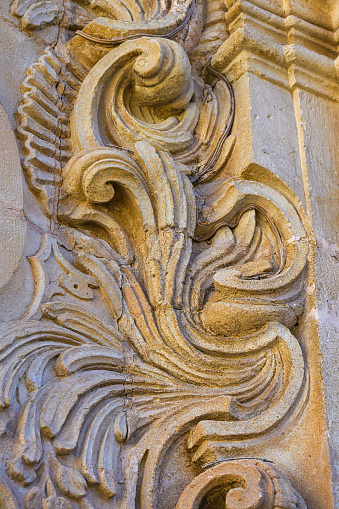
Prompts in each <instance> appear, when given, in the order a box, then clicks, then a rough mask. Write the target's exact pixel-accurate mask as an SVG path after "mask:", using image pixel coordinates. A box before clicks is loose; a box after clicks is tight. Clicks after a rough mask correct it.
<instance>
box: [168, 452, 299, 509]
mask: <svg viewBox="0 0 339 509" xmlns="http://www.w3.org/2000/svg"><path fill="white" fill-rule="evenodd" d="M213 504H214V505H213ZM223 504H224V505H223ZM205 507H226V508H227V509H250V508H251V509H252V508H256V509H266V508H267V509H268V508H272V509H278V508H279V509H289V508H290V507H295V509H306V504H305V502H304V501H303V499H302V498H301V496H300V495H299V494H298V493H297V492H296V491H295V489H294V488H293V487H292V486H291V485H290V483H289V481H288V480H287V479H286V478H285V477H284V476H283V475H282V474H281V473H280V472H279V471H278V470H277V469H276V468H275V467H274V466H273V465H271V464H270V463H266V462H264V461H260V460H254V459H238V460H233V461H228V462H225V463H222V464H220V465H216V466H214V467H212V468H209V469H208V470H206V472H203V473H202V474H200V475H199V476H198V477H196V478H195V479H194V480H193V481H192V482H191V484H190V485H189V486H187V488H186V489H185V491H184V492H183V493H182V495H181V497H180V499H179V501H178V503H177V505H176V509H198V508H201V509H204V508H205Z"/></svg>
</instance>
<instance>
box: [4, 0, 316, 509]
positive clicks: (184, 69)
mask: <svg viewBox="0 0 339 509" xmlns="http://www.w3.org/2000/svg"><path fill="white" fill-rule="evenodd" d="M88 5H89V4H87V3H86V9H87V10H88V11H89V12H90V13H91V14H92V15H95V16H98V14H100V10H103V9H104V11H105V17H95V18H94V20H93V21H91V22H90V23H89V24H88V25H87V26H86V28H85V29H84V33H83V34H78V35H76V36H75V37H74V38H73V39H71V41H70V42H69V44H68V47H67V48H66V49H67V50H68V53H67V55H66V56H65V53H62V52H59V53H58V52H57V50H56V51H53V50H51V49H47V50H46V51H45V52H44V54H43V55H42V56H41V58H40V59H39V61H38V62H37V63H36V64H33V65H32V66H31V67H30V68H29V69H28V72H27V77H26V79H25V81H24V83H23V101H22V104H21V106H20V108H19V118H20V124H19V127H18V133H19V136H20V138H21V140H22V149H23V168H24V171H25V174H26V177H27V180H28V183H29V185H30V188H31V190H32V191H33V192H34V194H35V195H36V196H37V197H38V199H39V202H40V204H41V207H42V210H43V211H44V213H45V214H46V215H47V216H48V217H51V218H52V220H53V221H54V222H55V223H56V225H57V230H58V236H53V235H52V234H51V233H50V232H47V233H46V234H45V235H43V236H42V237H41V244H40V248H39V250H38V251H37V253H36V254H35V255H34V256H32V257H30V258H29V263H30V266H31V269H32V273H33V275H34V278H35V282H36V288H35V292H34V296H33V299H32V302H31V304H30V306H29V308H28V309H27V311H26V316H25V319H24V320H21V321H18V322H17V323H11V324H9V325H7V326H6V327H4V328H3V331H2V342H1V345H0V356H1V357H0V363H1V364H0V367H1V369H0V386H1V408H2V409H3V415H4V419H5V424H4V426H5V429H7V430H9V429H15V433H14V438H13V448H12V457H11V458H10V460H9V462H8V473H9V476H10V478H11V479H12V480H14V481H15V482H17V483H21V485H22V486H24V487H25V489H26V494H25V496H24V502H23V503H24V505H23V506H22V503H21V502H18V507H25V509H26V508H27V509H29V508H33V507H34V508H35V509H38V508H39V509H40V508H43V509H46V508H57V507H60V508H71V507H81V508H91V507H98V506H99V504H100V505H101V504H102V503H104V504H108V505H107V507H119V508H121V509H127V508H129V509H152V508H154V509H156V508H158V507H160V496H159V486H160V481H161V479H160V477H161V465H162V462H163V459H164V458H165V457H166V455H167V454H169V453H170V450H171V448H172V447H173V446H174V444H176V443H177V441H178V440H179V439H182V438H184V439H185V441H186V442H185V443H186V446H187V451H188V453H189V455H190V460H191V462H192V464H194V463H196V464H197V468H200V465H201V463H202V462H203V461H204V460H205V459H206V458H208V457H210V455H211V454H213V450H214V448H219V449H220V450H223V448H224V453H223V454H224V455H225V457H226V458H227V455H228V451H230V450H232V448H235V449H236V444H238V443H239V442H242V443H243V444H244V446H246V445H247V444H250V443H251V441H253V440H256V441H258V440H259V441H263V440H265V439H266V438H267V436H268V435H270V434H272V433H279V430H280V429H281V427H282V426H283V425H284V423H285V421H286V419H287V418H288V417H289V416H290V415H291V413H293V412H296V411H297V410H300V409H302V406H303V404H304V403H305V399H306V396H307V380H308V376H307V370H306V367H305V363H304V358H303V353H302V350H301V348H300V345H299V343H298V341H297V339H296V338H295V337H294V336H293V334H292V333H291V331H290V329H291V328H292V327H293V326H294V325H295V323H296V322H297V320H298V316H299V315H300V313H301V312H302V308H303V293H302V285H303V277H304V269H305V266H306V262H307V254H308V248H307V243H306V232H305V228H304V226H303V221H302V219H301V217H300V214H299V212H298V211H297V206H298V205H297V202H295V203H292V202H291V200H290V198H288V197H290V196H291V193H284V189H285V188H284V187H281V186H280V188H279V190H278V189H276V188H273V187H269V186H268V185H267V183H265V182H264V181H261V180H260V178H259V177H258V180H256V181H255V180H246V179H245V178H243V177H242V176H241V175H239V176H238V177H237V178H233V179H229V178H227V171H226V163H227V161H228V158H229V156H230V154H231V152H232V149H233V146H234V143H235V137H234V136H228V137H227V139H226V140H225V139H224V135H225V133H226V135H227V134H228V133H229V130H230V128H231V123H230V122H231V121H232V118H233V115H234V110H232V96H231V99H229V98H228V88H227V84H226V83H225V81H223V80H218V81H217V83H213V81H211V84H212V85H213V86H211V84H205V83H204V82H203V80H202V77H201V76H197V74H196V73H193V72H192V67H191V63H190V60H189V58H188V56H187V52H188V51H193V49H194V47H195V46H196V45H197V43H198V39H199V35H200V32H201V28H202V27H201V26H200V25H201V23H200V25H199V23H198V21H197V19H199V16H198V15H199V12H200V13H202V12H203V11H204V9H205V8H204V6H202V5H201V4H197V6H194V5H193V7H195V8H196V10H194V9H192V4H188V2H178V3H173V4H172V5H167V4H166V5H163V4H162V3H159V4H154V5H153V4H152V5H151V4H150V5H149V6H148V8H147V9H146V7H145V6H143V7H144V11H142V15H141V14H140V12H139V13H137V11H138V9H139V10H140V9H141V8H140V5H139V3H133V2H132V3H131V5H130V6H129V12H130V18H131V19H130V18H129V19H125V17H124V12H125V11H126V9H127V4H126V5H125V4H121V3H119V5H118V4H116V5H115V3H114V2H112V3H111V4H109V6H110V9H109V11H107V12H106V10H105V9H106V7H105V6H106V3H105V6H104V4H103V3H101V2H91V3H90V6H89V7H88ZM147 5H148V4H147ZM35 8H36V5H35V4H34V2H33V3H31V4H30V8H29V9H28V10H27V11H26V13H25V14H19V11H20V13H21V12H23V11H22V9H23V4H22V3H21V2H19V1H16V2H15V3H14V4H13V9H14V10H15V12H16V13H17V14H18V15H20V16H23V17H25V16H26V18H27V17H29V16H30V15H31V14H32V12H33V11H34V9H35ZM20 9H21V10H20ZM189 9H191V11H192V12H191V11H189ZM199 9H200V10H199ZM197 13H198V14H197ZM188 14H189V16H188ZM146 21H147V23H146ZM123 23H126V25H123ZM146 25H147V26H146ZM176 25H179V27H181V26H182V30H185V34H186V35H185V37H182V35H183V34H182V33H181V36H180V33H179V32H178V34H179V35H177V40H171V39H168V38H166V34H167V33H168V31H169V30H173V26H176ZM122 26H125V29H123V28H122ZM27 27H28V28H29V25H27ZM146 29H147V34H148V36H144V35H143V36H142V37H139V38H136V37H134V36H135V34H139V33H143V32H144V31H145V30H146ZM84 35H85V37H83V36H84ZM161 35H164V37H160V36H161ZM88 36H89V37H88ZM131 36H133V40H131ZM117 37H118V38H119V40H118V41H117V40H115V41H114V40H113V42H112V41H111V42H110V44H106V45H105V40H106V42H107V40H108V39H110V38H113V39H114V38H117ZM100 38H101V40H99V41H98V39H100ZM80 41H81V44H80ZM108 42H109V41H108ZM112 46H113V49H111V47H112ZM197 47H198V46H197ZM64 49H65V48H64ZM192 54H193V55H194V51H193V53H192ZM197 68H198V67H197ZM212 71H213V69H212ZM214 74H215V73H214ZM212 75H213V72H212ZM225 105H227V107H225ZM229 107H231V115H230V114H229ZM226 135H225V136H226ZM220 140H222V142H220ZM211 161H212V162H213V164H212V163H211ZM206 168H207V169H208V171H207V170H206ZM298 209H299V206H298ZM299 210H300V209H299ZM61 237H62V239H63V240H62V242H60V238H61ZM65 247H68V248H69V251H67V249H65ZM49 274H53V279H52V278H49ZM226 446H227V447H226ZM211 451H212V452H211ZM10 482H13V481H10ZM219 484H220V485H221V486H222V489H223V490H224V491H223V493H224V495H225V496H226V500H227V504H228V505H227V507H239V508H240V507H241V508H242V507H244V508H245V507H262V508H266V507H267V508H268V507H284V508H286V509H287V508H288V507H291V504H294V505H293V507H299V508H304V507H306V506H305V504H304V502H303V501H302V499H301V497H300V496H299V495H298V494H297V493H296V492H295V491H294V490H293V488H292V487H291V486H290V484H289V483H288V481H286V480H285V479H283V477H281V475H280V474H279V473H278V471H277V470H276V469H275V468H274V467H271V466H270V465H268V464H266V463H263V462H262V461H259V460H253V461H252V460H251V461H249V460H240V459H239V460H237V461H235V462H225V463H223V464H221V465H219V466H214V467H213V468H211V469H209V470H207V471H206V472H204V473H202V474H200V475H199V476H198V477H197V478H196V479H195V480H193V481H192V483H191V484H190V485H189V486H188V487H187V488H186V490H185V491H184V493H183V494H182V495H181V497H180V498H179V500H178V502H177V506H176V507H177V509H182V508H184V507H185V509H186V508H187V509H188V508H191V507H192V509H193V507H194V508H197V507H202V506H201V503H202V501H203V500H204V497H205V498H206V497H209V496H210V491H211V490H212V491H213V489H214V488H215V487H216V486H219ZM244 486H245V488H244ZM225 490H226V491H225ZM226 492H227V494H226ZM0 493H1V490H0ZM224 495H223V496H224ZM13 500H14V499H13ZM13 504H14V502H13ZM232 504H233V505H232ZM237 504H238V505H237ZM239 504H240V505H239ZM251 504H252V505H251ZM279 504H280V505H279ZM288 504H290V505H288ZM13 506H14V505H13ZM105 507H106V505H105Z"/></svg>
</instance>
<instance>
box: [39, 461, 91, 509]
mask: <svg viewBox="0 0 339 509" xmlns="http://www.w3.org/2000/svg"><path fill="white" fill-rule="evenodd" d="M54 468H55V477H56V481H57V483H58V485H59V487H60V489H61V491H62V493H63V494H64V495H70V496H72V497H74V498H75V499H79V498H82V497H83V496H85V494H86V486H87V483H86V481H85V478H84V477H83V476H82V475H81V474H80V473H79V472H76V471H75V470H73V469H72V468H69V467H65V466H64V465H62V464H61V463H59V462H58V461H57V460H55V461H54ZM48 507H49V506H48ZM51 507H52V506H51ZM53 507H54V506H53ZM55 507H59V506H55ZM60 507H63V506H60Z"/></svg>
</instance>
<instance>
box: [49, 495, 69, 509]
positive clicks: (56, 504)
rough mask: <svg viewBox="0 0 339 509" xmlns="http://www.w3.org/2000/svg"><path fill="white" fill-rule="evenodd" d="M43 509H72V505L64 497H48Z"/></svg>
mask: <svg viewBox="0 0 339 509" xmlns="http://www.w3.org/2000/svg"><path fill="white" fill-rule="evenodd" d="M42 507H43V509H72V505H71V504H70V502H68V500H66V499H65V498H63V497H48V498H45V499H44V500H43V502H42Z"/></svg>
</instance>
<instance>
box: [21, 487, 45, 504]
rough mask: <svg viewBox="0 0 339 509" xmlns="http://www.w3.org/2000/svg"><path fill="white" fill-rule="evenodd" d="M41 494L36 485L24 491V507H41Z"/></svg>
mask: <svg viewBox="0 0 339 509" xmlns="http://www.w3.org/2000/svg"><path fill="white" fill-rule="evenodd" d="M41 508H42V495H41V490H40V489H39V488H37V487H35V488H32V489H31V490H29V491H28V492H27V493H26V496H25V498H24V509H41Z"/></svg>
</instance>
